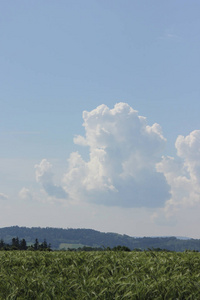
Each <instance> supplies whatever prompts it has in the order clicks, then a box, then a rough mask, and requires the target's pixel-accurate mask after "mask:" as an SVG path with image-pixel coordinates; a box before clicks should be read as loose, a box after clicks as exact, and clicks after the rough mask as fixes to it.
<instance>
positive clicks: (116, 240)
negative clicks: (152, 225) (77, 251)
mask: <svg viewBox="0 0 200 300" xmlns="http://www.w3.org/2000/svg"><path fill="white" fill-rule="evenodd" d="M13 237H18V238H19V239H25V240H26V241H27V243H34V242H35V239H36V238H37V239H38V240H39V242H43V241H44V239H46V240H47V242H48V243H51V246H52V248H53V249H60V248H62V247H65V248H66V249H67V248H68V247H69V248H70V247H71V248H72V247H74V248H76V247H81V246H90V247H111V248H112V247H115V246H118V245H121V246H127V247H129V248H130V249H131V250H133V249H136V248H139V249H142V250H144V249H148V248H161V249H167V250H172V251H184V250H185V249H190V250H198V251H200V240H199V239H188V240H181V239H177V238H176V237H142V238H135V237H130V236H128V235H121V234H117V233H104V232H100V231H96V230H93V229H72V228H69V229H63V228H51V227H46V228H40V227H32V228H28V227H19V226H11V227H4V228H0V239H3V240H4V242H6V243H10V242H11V240H12V238H13Z"/></svg>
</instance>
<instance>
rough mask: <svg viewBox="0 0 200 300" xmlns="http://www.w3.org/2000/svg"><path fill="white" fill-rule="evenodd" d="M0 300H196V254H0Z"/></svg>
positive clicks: (199, 278) (199, 286)
mask: <svg viewBox="0 0 200 300" xmlns="http://www.w3.org/2000/svg"><path fill="white" fill-rule="evenodd" d="M0 299H9V300H11V299H12V300H14V299H19V300H20V299H34V300H35V299H44V300H48V299H69V300H73V299H74V300H75V299H81V300H82V299H88V300H90V299H99V300H101V299H105V300H109V299H112V300H113V299H120V300H121V299H142V300H143V299H144V300H145V299H167V300H168V299H195V300H196V299H200V254H199V253H193V252H187V253H171V252H170V253H166V252H153V251H150V252H130V253H129V252H112V251H104V252H67V251H66V252H62V251H60V252H31V251H30V252H29V251H24V252H23V251H12V252H8V251H2V252H0Z"/></svg>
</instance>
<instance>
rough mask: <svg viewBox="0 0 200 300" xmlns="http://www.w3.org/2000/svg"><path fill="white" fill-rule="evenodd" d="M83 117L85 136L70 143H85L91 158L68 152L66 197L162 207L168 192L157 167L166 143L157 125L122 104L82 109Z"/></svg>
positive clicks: (106, 202)
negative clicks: (149, 122)
mask: <svg viewBox="0 0 200 300" xmlns="http://www.w3.org/2000/svg"><path fill="white" fill-rule="evenodd" d="M83 120H84V123H83V126H84V128H85V136H76V137H75V139H74V142H75V143H76V144H77V145H80V146H86V147H88V150H89V160H88V161H86V160H84V159H83V158H82V156H81V155H80V154H79V153H78V152H75V153H72V154H71V156H70V158H69V168H68V171H67V173H66V174H65V176H64V180H63V183H64V188H65V190H66V192H67V193H68V195H69V197H70V198H71V199H73V200H77V199H80V200H82V199H87V200H88V201H93V202H95V203H99V204H104V205H114V206H124V207H161V206H163V205H164V203H165V201H166V200H167V199H169V198H170V194H169V185H168V184H167V181H166V179H165V176H164V175H163V174H162V173H161V172H158V170H157V169H156V164H157V163H158V162H159V161H160V160H161V152H162V150H163V148H164V146H165V142H166V140H165V138H164V137H163V135H162V131H161V127H160V126H159V125H158V124H156V123H155V124H153V125H152V126H149V125H148V124H147V121H146V118H145V117H142V116H139V115H138V113H137V111H135V110H133V109H132V108H131V107H130V106H129V105H128V104H126V103H118V104H116V105H115V106H114V108H113V109H109V108H108V107H107V106H106V105H100V106H99V107H97V108H96V109H94V110H92V111H91V112H87V111H84V112H83ZM43 165H44V162H43ZM41 167H42V166H41ZM41 167H40V169H42V168H41ZM45 168H46V167H45ZM42 173H43V172H42ZM38 178H39V177H38ZM40 178H41V176H40ZM45 178H46V175H45V176H44V181H45V182H46V179H45ZM42 181H43V179H42Z"/></svg>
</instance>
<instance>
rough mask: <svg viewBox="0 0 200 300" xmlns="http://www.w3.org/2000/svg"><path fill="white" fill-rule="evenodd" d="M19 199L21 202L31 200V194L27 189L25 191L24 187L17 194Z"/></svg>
mask: <svg viewBox="0 0 200 300" xmlns="http://www.w3.org/2000/svg"><path fill="white" fill-rule="evenodd" d="M19 197H20V198H21V199H22V200H32V193H31V191H30V190H29V189H27V188H26V187H23V188H22V189H21V191H20V192H19Z"/></svg>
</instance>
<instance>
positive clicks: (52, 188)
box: [35, 159, 67, 199]
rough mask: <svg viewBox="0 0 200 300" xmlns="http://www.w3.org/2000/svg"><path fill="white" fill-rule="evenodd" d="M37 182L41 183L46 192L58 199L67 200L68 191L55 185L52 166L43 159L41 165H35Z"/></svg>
mask: <svg viewBox="0 0 200 300" xmlns="http://www.w3.org/2000/svg"><path fill="white" fill-rule="evenodd" d="M35 170H36V171H35V175H36V181H37V182H39V183H40V184H41V185H42V187H43V189H44V190H45V192H46V193H47V194H48V195H49V196H51V197H55V198H58V199H65V198H67V193H66V191H65V190H64V189H63V188H62V187H61V186H58V185H56V184H54V183H53V173H52V165H51V164H50V163H49V162H48V161H47V160H46V159H43V160H42V161H41V162H40V164H39V165H35Z"/></svg>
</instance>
